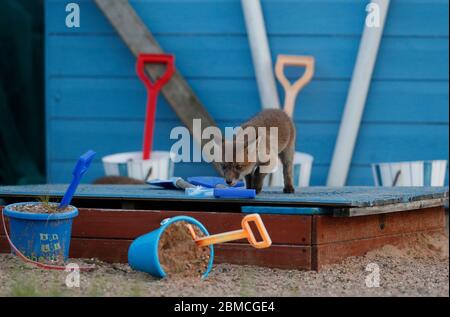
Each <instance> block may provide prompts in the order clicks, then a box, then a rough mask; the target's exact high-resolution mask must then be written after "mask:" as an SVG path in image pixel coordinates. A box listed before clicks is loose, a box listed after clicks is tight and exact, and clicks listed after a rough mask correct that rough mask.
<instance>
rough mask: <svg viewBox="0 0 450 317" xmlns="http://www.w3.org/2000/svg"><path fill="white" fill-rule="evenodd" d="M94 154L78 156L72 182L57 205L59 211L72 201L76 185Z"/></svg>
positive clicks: (92, 152)
mask: <svg viewBox="0 0 450 317" xmlns="http://www.w3.org/2000/svg"><path fill="white" fill-rule="evenodd" d="M95 154H96V153H95V152H94V151H92V150H89V151H87V152H86V153H84V154H83V155H81V156H80V158H79V159H78V162H77V165H75V168H74V169H73V172H72V175H73V177H72V182H71V183H70V185H69V187H68V188H67V190H66V192H65V194H64V197H63V199H62V200H61V203H60V204H59V207H58V208H59V209H64V208H66V207H67V206H69V204H70V202H71V201H72V197H73V195H74V194H75V191H76V190H77V187H78V185H79V184H80V181H81V177H82V176H83V175H84V173H86V171H87V170H88V168H89V166H90V165H91V162H92V160H93V159H94V156H95Z"/></svg>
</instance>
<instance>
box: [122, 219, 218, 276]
mask: <svg viewBox="0 0 450 317" xmlns="http://www.w3.org/2000/svg"><path fill="white" fill-rule="evenodd" d="M177 221H185V222H188V223H190V224H193V225H195V226H197V227H198V228H199V229H200V230H201V231H202V232H203V233H204V234H205V235H206V236H208V235H209V233H208V230H206V228H205V227H204V226H203V225H202V224H201V223H200V222H199V221H197V220H196V219H194V218H192V217H188V216H177V217H173V218H167V219H164V220H163V221H162V222H161V227H159V228H158V229H156V230H154V231H152V232H149V233H147V234H144V235H142V236H140V237H139V238H137V239H136V240H134V241H133V243H131V245H130V248H129V249H128V264H129V265H130V266H131V268H132V269H133V270H137V271H143V272H146V273H149V274H151V275H153V276H155V277H159V278H163V277H165V276H166V275H167V274H166V272H164V270H163V268H162V267H161V264H160V263H159V256H158V244H159V240H160V239H161V235H162V233H163V232H164V230H166V229H167V227H168V226H170V225H171V224H173V223H175V222H177ZM209 250H210V253H209V263H208V267H207V269H206V272H205V273H204V274H203V276H202V278H205V277H207V276H208V274H209V272H210V271H211V268H212V265H213V261H214V247H213V246H212V245H211V246H209Z"/></svg>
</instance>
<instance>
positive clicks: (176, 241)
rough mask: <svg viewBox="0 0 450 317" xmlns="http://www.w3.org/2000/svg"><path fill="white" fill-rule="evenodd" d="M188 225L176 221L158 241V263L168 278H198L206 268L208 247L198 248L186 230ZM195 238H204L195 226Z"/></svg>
mask: <svg viewBox="0 0 450 317" xmlns="http://www.w3.org/2000/svg"><path fill="white" fill-rule="evenodd" d="M187 224H188V223H187V222H185V221H178V222H175V223H173V224H171V225H170V226H169V227H168V228H167V229H166V230H164V232H163V234H162V235H161V239H160V240H159V249H158V256H159V262H160V263H161V266H162V268H163V270H164V272H166V273H167V275H168V276H169V277H176V276H179V277H200V276H202V275H203V274H204V273H205V272H206V269H207V267H208V263H209V252H210V251H209V247H201V248H199V247H198V246H197V245H196V244H195V242H194V240H193V239H192V236H191V235H190V233H189V230H188V228H187V226H186V225H187ZM192 226H193V227H194V230H195V232H196V233H197V236H199V237H202V236H204V234H203V232H202V231H201V230H200V229H199V228H198V227H197V226H195V225H192Z"/></svg>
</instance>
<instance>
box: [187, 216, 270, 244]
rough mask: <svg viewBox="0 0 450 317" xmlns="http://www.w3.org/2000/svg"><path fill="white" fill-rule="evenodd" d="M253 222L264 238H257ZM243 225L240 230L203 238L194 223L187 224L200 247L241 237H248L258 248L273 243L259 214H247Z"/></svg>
mask: <svg viewBox="0 0 450 317" xmlns="http://www.w3.org/2000/svg"><path fill="white" fill-rule="evenodd" d="M251 222H253V223H254V224H255V226H256V228H257V229H258V232H259V235H260V236H261V239H262V240H261V241H257V240H256V238H255V235H254V234H253V231H252V228H251V227H250V223H251ZM241 225H242V229H239V230H234V231H228V232H224V233H219V234H214V235H210V236H206V237H201V238H199V237H198V236H197V234H196V233H195V231H194V228H193V227H192V225H190V224H187V225H186V226H187V227H188V229H189V232H190V233H191V236H192V239H194V241H195V243H196V244H197V246H199V247H206V246H209V245H212V244H217V243H224V242H229V241H235V240H240V239H247V241H248V242H249V243H250V245H252V246H253V247H255V248H257V249H263V248H268V247H270V246H271V245H272V240H271V239H270V236H269V233H268V232H267V230H266V227H265V226H264V223H263V221H262V219H261V217H260V216H259V214H251V215H247V216H245V217H244V218H243V219H242V222H241Z"/></svg>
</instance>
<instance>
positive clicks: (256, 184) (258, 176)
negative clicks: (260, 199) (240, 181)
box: [252, 167, 267, 194]
mask: <svg viewBox="0 0 450 317" xmlns="http://www.w3.org/2000/svg"><path fill="white" fill-rule="evenodd" d="M266 175H267V173H261V172H260V170H259V167H258V168H257V169H256V171H255V173H254V174H253V187H252V188H253V189H254V190H255V191H256V193H257V194H259V193H260V192H261V190H262V188H263V184H264V178H265V177H266Z"/></svg>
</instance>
